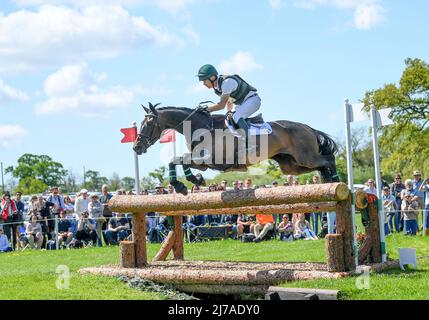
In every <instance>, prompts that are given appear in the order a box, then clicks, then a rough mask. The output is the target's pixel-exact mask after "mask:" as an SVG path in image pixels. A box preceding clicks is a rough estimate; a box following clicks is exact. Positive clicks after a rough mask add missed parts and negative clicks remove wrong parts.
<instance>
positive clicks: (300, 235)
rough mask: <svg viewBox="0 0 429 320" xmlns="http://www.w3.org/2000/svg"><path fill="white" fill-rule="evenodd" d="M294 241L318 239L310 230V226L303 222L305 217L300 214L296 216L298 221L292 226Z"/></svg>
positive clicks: (305, 221)
mask: <svg viewBox="0 0 429 320" xmlns="http://www.w3.org/2000/svg"><path fill="white" fill-rule="evenodd" d="M294 231H295V235H294V237H295V239H304V240H317V239H319V238H318V237H317V236H316V234H315V233H314V231H313V230H311V228H310V224H309V223H308V221H307V220H305V215H304V214H303V213H300V214H299V215H298V221H297V222H296V224H295V226H294Z"/></svg>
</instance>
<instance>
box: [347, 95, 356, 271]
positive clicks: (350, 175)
mask: <svg viewBox="0 0 429 320" xmlns="http://www.w3.org/2000/svg"><path fill="white" fill-rule="evenodd" d="M344 114H345V124H346V151H347V180H348V186H349V189H350V190H351V192H354V180H353V159H352V148H351V142H352V138H351V130H350V122H352V121H353V120H352V116H351V115H352V106H351V104H349V99H347V98H346V99H344ZM352 225H353V250H354V255H355V262H356V267H357V266H358V265H359V251H358V243H357V239H356V208H355V201H354V194H353V201H352Z"/></svg>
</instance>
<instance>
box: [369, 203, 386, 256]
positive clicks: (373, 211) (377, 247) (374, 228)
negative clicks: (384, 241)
mask: <svg viewBox="0 0 429 320" xmlns="http://www.w3.org/2000/svg"><path fill="white" fill-rule="evenodd" d="M373 197H374V201H369V204H368V213H369V219H370V224H369V227H368V229H367V230H366V232H367V233H368V234H369V236H370V239H371V240H372V241H371V243H372V250H371V262H372V263H378V262H381V241H380V227H384V226H380V221H379V219H378V201H377V197H375V196H373Z"/></svg>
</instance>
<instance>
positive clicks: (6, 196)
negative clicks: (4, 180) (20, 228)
mask: <svg viewBox="0 0 429 320" xmlns="http://www.w3.org/2000/svg"><path fill="white" fill-rule="evenodd" d="M0 204H1V205H0V213H1V215H0V220H3V223H4V225H3V231H4V233H5V235H6V237H7V239H8V241H10V239H11V234H12V232H11V231H12V227H11V226H12V221H13V215H14V214H16V213H17V209H16V204H15V201H13V200H12V198H11V196H10V193H9V191H5V192H3V195H2V200H1V203H0ZM0 222H1V221H0Z"/></svg>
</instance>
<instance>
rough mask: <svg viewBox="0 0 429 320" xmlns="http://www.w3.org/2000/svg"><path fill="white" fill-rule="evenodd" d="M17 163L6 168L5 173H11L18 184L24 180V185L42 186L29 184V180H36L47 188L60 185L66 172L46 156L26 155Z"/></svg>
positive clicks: (61, 166)
mask: <svg viewBox="0 0 429 320" xmlns="http://www.w3.org/2000/svg"><path fill="white" fill-rule="evenodd" d="M17 162H18V165H17V166H16V167H13V166H10V167H8V168H6V170H5V172H6V173H11V174H12V176H13V177H14V178H16V179H19V181H20V183H21V180H24V179H26V180H25V181H26V182H25V185H38V186H41V185H42V184H38V183H36V182H33V183H30V184H29V181H30V180H29V179H30V178H31V179H33V180H38V181H40V182H42V183H43V184H44V185H46V186H48V187H50V186H55V185H56V186H58V185H62V184H63V182H64V178H65V176H66V174H67V170H64V168H63V165H62V164H61V163H59V162H55V161H53V160H52V158H51V157H49V156H47V155H34V154H29V153H26V154H24V155H22V156H21V157H20V158H19V159H18V161H17ZM22 183H24V182H22ZM42 191H43V190H42ZM23 192H24V191H23Z"/></svg>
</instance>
